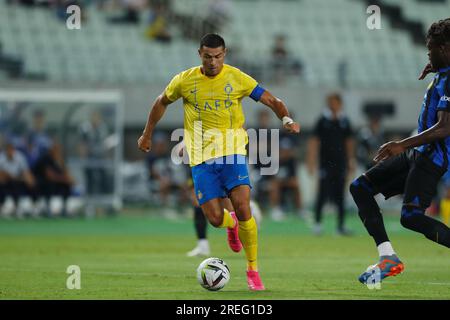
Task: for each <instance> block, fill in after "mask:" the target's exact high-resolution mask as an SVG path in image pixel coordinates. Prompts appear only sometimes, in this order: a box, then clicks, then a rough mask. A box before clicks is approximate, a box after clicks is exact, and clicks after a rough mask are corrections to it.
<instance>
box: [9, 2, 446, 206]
mask: <svg viewBox="0 0 450 320" xmlns="http://www.w3.org/2000/svg"><path fill="white" fill-rule="evenodd" d="M136 1H137V2H139V1H138V0H136ZM158 1H159V0H158ZM158 1H157V0H149V2H150V3H155V2H156V3H158ZM18 2H20V1H14V0H0V48H1V49H0V87H1V89H2V90H0V91H3V92H4V93H5V92H6V93H5V94H7V92H8V90H11V89H13V90H14V91H15V92H16V93H17V91H19V92H20V91H21V90H22V91H23V92H25V91H28V90H31V91H33V92H36V91H41V90H42V91H45V92H53V93H54V92H59V91H63V90H64V91H65V90H69V91H71V92H78V91H85V90H90V91H91V93H92V92H94V93H95V91H97V90H103V89H106V90H109V89H115V90H118V91H120V94H121V96H122V97H123V101H121V104H122V102H123V107H124V113H123V117H120V118H121V120H120V121H121V123H120V125H118V126H117V127H120V129H114V130H113V131H114V132H115V133H118V134H120V133H121V132H122V130H123V139H122V141H121V143H120V144H119V145H120V149H122V146H123V153H122V155H121V156H123V158H124V160H126V161H127V162H126V163H118V164H117V167H120V171H119V170H117V171H116V173H117V172H120V175H121V178H122V180H123V184H124V186H123V190H122V191H121V192H122V195H124V196H125V198H127V199H131V200H132V201H133V200H136V201H142V200H143V199H146V197H147V196H148V194H149V193H148V190H147V189H146V185H147V184H148V181H147V179H146V177H147V175H148V172H147V168H145V166H144V164H143V163H142V162H143V161H142V160H143V155H142V153H140V152H139V151H138V150H137V148H136V139H137V136H138V135H139V134H140V132H141V131H142V127H143V125H144V121H145V118H146V116H147V112H148V107H149V104H150V103H151V102H152V101H153V99H154V97H156V96H157V95H159V94H160V93H161V91H162V90H163V89H164V87H165V85H166V84H167V82H168V81H169V80H170V79H171V78H172V77H173V76H174V75H175V74H176V73H178V72H180V71H182V70H184V69H186V68H189V67H191V66H195V65H199V64H200V61H199V58H198V55H197V48H198V42H199V39H200V36H201V35H202V34H203V33H204V32H211V31H218V32H219V33H220V34H221V35H223V37H224V38H225V41H226V43H227V47H228V48H229V55H228V57H227V62H228V63H230V64H232V65H236V66H238V67H240V68H241V69H242V70H244V71H246V72H247V73H249V74H251V75H253V76H254V77H255V78H256V79H257V80H258V81H260V82H261V83H262V84H263V85H264V86H265V87H266V88H268V89H269V90H270V91H272V92H273V93H275V94H276V95H277V96H279V97H281V98H283V99H284V100H285V101H286V103H287V105H288V106H289V108H290V110H291V111H293V113H294V114H295V115H296V117H297V118H298V120H299V121H300V123H301V124H302V128H303V129H302V130H303V134H302V135H301V136H300V138H299V139H301V140H302V142H303V139H305V138H306V137H308V133H309V132H310V130H311V128H312V125H313V124H314V121H315V119H316V118H317V117H318V115H319V114H320V113H321V112H322V108H323V106H324V102H325V101H324V97H325V95H326V94H327V93H328V92H329V91H331V90H333V91H334V90H336V89H337V88H338V89H341V91H342V94H343V97H344V102H345V109H346V112H347V113H348V115H349V117H350V118H351V120H352V122H353V123H354V124H355V128H359V127H361V126H363V125H364V124H365V122H366V120H367V119H366V114H365V113H364V110H363V107H364V105H366V104H368V103H374V104H377V105H380V104H381V105H386V104H389V105H392V108H393V112H392V114H390V115H389V117H386V119H385V121H384V126H385V128H386V129H387V133H388V134H391V135H392V134H400V135H405V134H408V133H409V132H411V131H412V130H413V129H414V127H415V124H416V122H417V115H418V111H419V107H420V104H421V101H422V98H423V94H424V90H425V88H426V85H427V83H426V82H421V81H417V77H418V75H419V73H420V72H421V70H422V68H423V67H424V65H425V64H426V63H427V56H426V48H425V39H422V38H423V34H424V33H425V32H426V30H427V28H428V27H429V25H430V24H431V23H432V22H433V21H436V20H439V19H442V18H445V17H447V16H448V13H449V12H450V10H449V9H450V1H449V0H439V1H420V0H379V1H375V0H374V1H366V0H280V1H270V0H229V1H226V0H223V1H222V0H215V1H213V0H172V1H159V2H162V3H164V4H165V5H170V6H169V7H168V8H169V9H170V10H169V11H170V12H169V13H168V14H167V21H166V27H167V30H168V32H169V33H170V35H171V39H170V41H157V40H155V39H151V38H149V36H148V27H149V19H150V16H151V12H152V10H151V8H150V7H142V8H140V9H139V10H138V14H137V18H136V20H133V22H130V23H111V19H112V18H114V17H118V14H123V11H122V9H123V8H112V9H109V8H104V7H102V6H101V5H100V4H101V3H108V2H109V1H107V0H105V1H100V0H98V1H94V0H91V1H87V0H86V1H78V2H79V3H81V4H82V13H83V19H82V27H81V30H69V29H67V27H66V24H65V19H64V17H63V18H62V17H61V12H59V13H58V12H57V10H55V8H53V7H47V6H42V5H39V6H28V5H27V6H22V5H20V4H18ZM28 2H33V1H28ZM38 2H45V1H38ZM72 2H74V1H72ZM75 2H76V1H75ZM119 2H120V1H119ZM142 2H145V1H142ZM372 3H373V4H375V3H377V4H378V5H379V6H380V7H381V17H382V29H381V30H369V29H368V28H367V25H366V20H367V18H368V17H369V14H368V13H366V9H367V6H368V5H369V4H372ZM212 4H220V5H223V7H219V8H215V10H218V11H219V12H223V13H224V15H226V16H227V17H228V19H225V20H224V21H223V22H222V24H221V25H220V26H217V25H216V26H214V24H212V25H211V23H210V22H211V21H208V19H210V17H211V10H212V9H211V8H212V7H211V5H212ZM388 6H389V7H388ZM388 8H391V9H388ZM153 9H154V8H153ZM220 10H222V11H220ZM58 14H59V16H58ZM398 17H400V18H398ZM397 18H398V19H397ZM399 19H400V20H399ZM208 22H209V23H210V24H208ZM417 26H419V27H420V32H417V29H416V28H417ZM419 33H420V34H419ZM278 36H283V37H284V38H285V44H286V49H287V51H288V52H289V55H290V57H291V58H292V59H294V60H297V61H300V62H301V69H302V70H301V73H300V74H296V73H292V74H289V75H288V76H286V81H285V82H284V83H276V82H274V81H273V77H272V67H273V65H272V59H273V58H272V52H273V45H274V39H275V38H276V37H278ZM16 102H17V101H16ZM26 102H27V103H29V106H28V109H27V111H26V112H25V115H26V114H29V113H30V112H31V110H32V109H33V108H35V107H39V108H41V109H42V108H44V109H45V108H47V109H46V112H47V118H48V123H49V126H50V128H53V131H54V132H56V136H58V137H59V138H61V137H60V136H64V135H69V136H70V135H74V131H71V130H74V124H78V123H81V122H82V121H86V120H87V119H88V118H89V111H90V110H93V109H95V108H96V107H98V106H96V105H95V103H94V102H93V103H90V102H89V103H88V102H83V101H69V102H70V103H75V104H77V105H82V107H80V110H81V113H78V114H77V115H76V117H75V116H74V117H72V118H70V119H69V118H68V120H67V121H71V124H72V127H64V125H65V123H63V122H62V121H61V119H62V116H61V115H60V113H61V112H62V111H61V110H66V111H67V110H69V109H70V108H71V107H72V106H71V105H70V104H69V103H68V102H65V103H62V102H61V103H60V102H58V103H59V104H48V103H42V102H41V103H39V102H38V103H36V101H32V100H27V101H26ZM243 105H244V109H245V114H246V118H247V125H248V127H249V128H251V127H252V126H254V125H255V124H256V123H255V119H257V117H256V112H257V111H258V110H260V109H259V108H254V107H253V106H254V103H253V102H252V101H250V99H246V100H244V101H243ZM61 106H62V107H61ZM12 109H13V104H11V103H8V101H7V100H1V99H0V120H5V117H4V114H6V113H5V112H6V111H10V110H12ZM2 112H3V113H2ZM64 112H65V111H64ZM2 116H3V119H2ZM182 119H183V109H182V107H181V101H178V102H177V103H175V104H174V106H173V107H171V108H168V109H167V113H166V116H165V117H164V119H163V120H162V121H161V123H160V124H159V125H158V126H159V129H161V130H163V131H165V132H167V133H170V132H171V131H172V130H173V129H174V128H177V127H180V126H182V123H183V120H182ZM1 122H2V121H0V124H1ZM271 124H272V125H273V126H274V127H276V128H278V127H279V123H278V122H277V121H276V119H275V118H273V119H272V120H271ZM110 126H111V127H113V123H112V122H111V124H110ZM122 126H123V127H122ZM0 129H1V130H3V129H2V127H0ZM119 131H120V133H119ZM3 133H4V132H2V131H0V135H1V134H3ZM65 147H66V149H69V150H71V151H72V153H73V151H74V150H75V149H74V148H75V144H74V143H69V144H67V145H66V146H65ZM299 152H300V154H301V157H300V158H301V159H302V160H303V156H304V144H303V143H301V144H300V151H299ZM69 160H71V161H68V163H69V165H71V166H72V168H73V163H74V162H75V163H76V162H77V161H78V160H79V159H76V157H73V159H69ZM119 160H121V159H119ZM136 160H137V161H136ZM133 161H136V162H135V163H134V162H133ZM117 167H116V168H117ZM75 169H76V166H75ZM75 169H74V170H73V171H74V172H75V174H74V175H75V177H76V178H77V181H78V183H79V184H80V186H81V187H82V186H83V185H84V183H83V175H82V173H81V171H80V170H78V174H77V170H75ZM301 172H302V173H301V174H300V176H301V177H300V179H301V180H302V185H305V186H308V187H307V188H304V189H303V195H304V198H305V201H306V202H308V201H309V200H310V199H312V198H313V194H314V190H315V184H314V181H312V179H311V178H310V177H307V176H306V174H305V173H304V172H303V171H301Z"/></svg>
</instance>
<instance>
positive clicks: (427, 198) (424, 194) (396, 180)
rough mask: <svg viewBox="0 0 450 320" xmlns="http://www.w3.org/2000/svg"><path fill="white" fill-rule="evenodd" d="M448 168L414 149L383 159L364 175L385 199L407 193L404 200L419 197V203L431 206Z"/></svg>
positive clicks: (423, 206)
mask: <svg viewBox="0 0 450 320" xmlns="http://www.w3.org/2000/svg"><path fill="white" fill-rule="evenodd" d="M446 171H447V168H442V167H440V166H438V165H436V164H435V163H434V162H433V161H432V160H431V159H429V158H428V157H427V156H425V155H423V154H422V153H420V152H419V151H417V150H415V149H410V150H408V151H406V152H404V153H402V154H400V155H398V156H396V157H393V158H391V159H388V160H386V161H382V162H380V163H378V164H376V165H375V166H373V167H372V168H370V169H369V170H368V171H367V172H366V173H365V176H366V177H367V178H368V179H369V180H370V182H371V183H372V185H373V186H374V188H375V190H374V192H375V193H376V194H378V193H381V194H383V195H384V196H385V198H386V199H388V198H390V197H392V196H395V195H399V194H404V195H405V196H404V199H403V203H413V202H415V201H417V200H418V202H419V205H420V207H422V208H424V209H426V208H428V207H429V206H430V204H431V201H432V200H433V197H434V196H435V195H436V191H437V185H438V183H439V180H440V179H441V177H442V175H443V174H444V173H445V172H446Z"/></svg>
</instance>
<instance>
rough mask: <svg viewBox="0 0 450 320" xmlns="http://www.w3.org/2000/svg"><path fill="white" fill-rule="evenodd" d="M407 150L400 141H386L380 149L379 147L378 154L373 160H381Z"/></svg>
mask: <svg viewBox="0 0 450 320" xmlns="http://www.w3.org/2000/svg"><path fill="white" fill-rule="evenodd" d="M405 150H406V148H405V147H404V146H403V145H402V143H401V142H399V141H391V142H388V143H385V144H383V145H382V146H381V147H380V149H378V152H377V155H376V156H375V158H373V161H375V162H380V161H383V160H386V159H389V158H391V157H394V156H396V155H398V154H400V153H402V152H404V151H405Z"/></svg>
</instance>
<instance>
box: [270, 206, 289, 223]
mask: <svg viewBox="0 0 450 320" xmlns="http://www.w3.org/2000/svg"><path fill="white" fill-rule="evenodd" d="M270 217H271V218H272V220H273V221H282V220H284V219H285V217H286V216H285V214H284V213H283V211H281V209H280V208H279V207H275V208H273V209H272V212H271V213H270Z"/></svg>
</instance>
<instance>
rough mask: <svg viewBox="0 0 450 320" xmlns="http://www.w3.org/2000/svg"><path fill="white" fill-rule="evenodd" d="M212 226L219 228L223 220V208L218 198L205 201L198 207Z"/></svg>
mask: <svg viewBox="0 0 450 320" xmlns="http://www.w3.org/2000/svg"><path fill="white" fill-rule="evenodd" d="M200 207H201V208H202V210H203V213H204V214H205V216H206V218H207V219H208V221H209V223H211V225H212V226H214V227H216V228H219V227H221V226H222V223H223V220H224V214H223V208H222V205H221V203H220V199H219V198H214V199H211V200H208V201H206V202H205V203H203V204H202V205H201V206H200Z"/></svg>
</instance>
